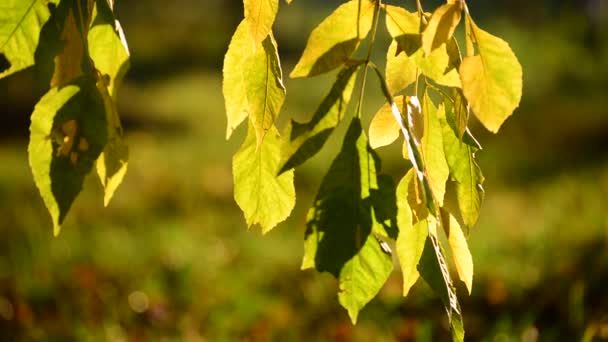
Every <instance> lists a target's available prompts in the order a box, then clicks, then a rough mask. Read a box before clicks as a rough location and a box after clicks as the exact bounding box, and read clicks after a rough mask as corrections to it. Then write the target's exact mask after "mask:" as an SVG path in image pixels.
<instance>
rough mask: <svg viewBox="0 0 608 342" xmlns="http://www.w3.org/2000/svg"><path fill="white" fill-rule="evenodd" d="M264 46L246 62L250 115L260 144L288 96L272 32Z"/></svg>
mask: <svg viewBox="0 0 608 342" xmlns="http://www.w3.org/2000/svg"><path fill="white" fill-rule="evenodd" d="M262 47H263V49H256V51H255V52H254V53H253V54H252V55H251V57H249V59H248V60H247V63H246V64H245V65H244V68H245V70H244V73H245V91H246V92H247V102H248V103H249V118H250V120H251V123H252V124H253V126H254V127H255V135H256V140H257V146H258V147H259V146H260V145H261V144H262V140H263V139H264V136H265V135H266V132H267V131H268V130H270V129H271V128H272V127H274V120H275V119H276V117H277V115H278V114H279V111H280V110H281V106H282V105H283V101H284V100H285V86H283V73H282V71H281V65H280V64H279V55H278V52H277V43H276V42H275V40H274V38H273V36H272V34H270V35H268V37H266V39H265V40H264V41H263V42H262Z"/></svg>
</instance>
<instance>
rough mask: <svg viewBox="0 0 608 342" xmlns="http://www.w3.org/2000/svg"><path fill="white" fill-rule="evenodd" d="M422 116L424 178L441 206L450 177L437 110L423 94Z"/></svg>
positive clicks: (426, 95) (425, 94)
mask: <svg viewBox="0 0 608 342" xmlns="http://www.w3.org/2000/svg"><path fill="white" fill-rule="evenodd" d="M422 112H423V114H424V136H423V137H422V156H423V157H424V165H425V166H426V176H427V179H428V181H429V185H430V186H431V190H432V191H433V195H434V198H435V200H437V202H438V203H439V206H443V196H444V195H445V184H446V182H447V180H448V177H449V175H450V170H449V168H448V164H447V162H446V160H445V153H444V151H443V137H442V135H443V133H442V128H441V123H440V121H439V117H438V115H437V108H435V105H434V104H433V102H432V101H431V98H430V97H429V96H428V93H427V92H425V93H424V96H423V98H422Z"/></svg>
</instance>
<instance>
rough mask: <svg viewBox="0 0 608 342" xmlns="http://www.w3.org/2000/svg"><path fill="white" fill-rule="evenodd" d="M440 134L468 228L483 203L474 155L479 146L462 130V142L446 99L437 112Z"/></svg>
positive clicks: (451, 108)
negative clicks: (454, 126) (451, 123)
mask: <svg viewBox="0 0 608 342" xmlns="http://www.w3.org/2000/svg"><path fill="white" fill-rule="evenodd" d="M437 114H438V116H439V119H440V121H441V127H442V131H443V149H444V151H445V157H446V161H447V162H448V166H449V168H450V175H451V177H452V178H453V179H454V180H455V181H456V195H457V199H458V207H459V208H460V212H461V215H462V219H463V221H464V223H465V224H466V225H467V227H472V226H473V225H474V224H475V222H477V218H478V216H479V210H480V208H481V202H482V201H483V187H482V183H483V179H484V178H483V175H482V174H481V169H480V168H479V166H478V165H477V162H476V161H475V152H477V150H479V148H480V147H479V144H478V143H477V141H475V139H474V138H473V137H472V136H471V134H470V133H469V132H468V130H467V131H465V134H464V136H463V138H462V141H461V140H460V139H459V138H458V136H457V135H456V132H455V130H454V129H453V128H452V126H451V125H450V124H449V122H450V121H452V122H454V120H455V118H454V117H455V114H454V107H453V104H452V103H451V101H450V100H448V99H445V100H444V105H442V106H440V107H439V110H438V111H437Z"/></svg>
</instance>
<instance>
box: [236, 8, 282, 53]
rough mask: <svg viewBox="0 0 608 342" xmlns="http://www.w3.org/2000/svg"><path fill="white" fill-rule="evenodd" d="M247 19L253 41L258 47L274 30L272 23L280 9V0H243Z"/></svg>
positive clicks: (254, 45)
mask: <svg viewBox="0 0 608 342" xmlns="http://www.w3.org/2000/svg"><path fill="white" fill-rule="evenodd" d="M243 4H244V6H245V21H246V22H247V26H248V27H249V30H248V32H249V36H250V37H251V43H250V44H252V43H253V44H252V45H253V47H254V49H255V48H256V46H257V45H259V44H260V43H261V42H262V41H264V39H266V36H268V35H269V34H270V32H271V31H272V24H273V23H274V19H275V17H276V15H277V10H278V9H279V1H278V0H243Z"/></svg>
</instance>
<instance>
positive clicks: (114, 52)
mask: <svg viewBox="0 0 608 342" xmlns="http://www.w3.org/2000/svg"><path fill="white" fill-rule="evenodd" d="M116 23H118V22H117V21H116V20H115V18H114V15H113V13H112V9H110V7H108V2H107V0H97V1H96V2H95V7H94V9H93V20H92V24H91V25H92V26H91V28H90V30H89V33H88V42H89V43H88V47H89V55H90V56H91V58H92V59H93V62H94V63H95V68H96V69H97V70H99V72H101V74H102V75H107V76H108V77H109V85H108V91H109V93H110V95H111V96H112V98H114V99H116V92H117V89H118V87H119V86H120V84H121V83H122V79H123V77H124V75H125V74H126V72H127V70H128V69H129V50H128V47H127V45H126V41H123V40H122V39H121V37H120V32H121V31H120V27H119V26H116Z"/></svg>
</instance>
